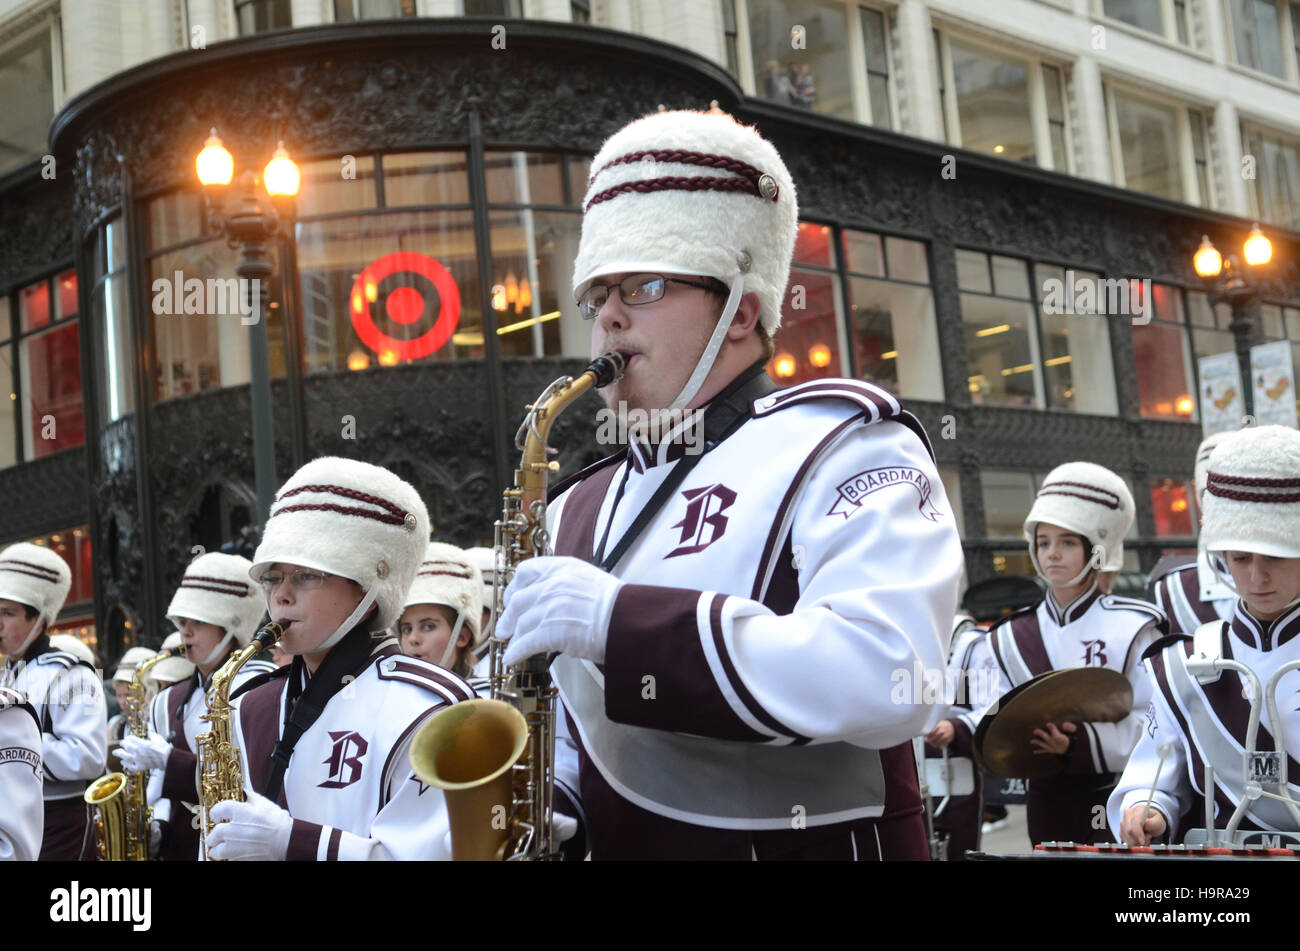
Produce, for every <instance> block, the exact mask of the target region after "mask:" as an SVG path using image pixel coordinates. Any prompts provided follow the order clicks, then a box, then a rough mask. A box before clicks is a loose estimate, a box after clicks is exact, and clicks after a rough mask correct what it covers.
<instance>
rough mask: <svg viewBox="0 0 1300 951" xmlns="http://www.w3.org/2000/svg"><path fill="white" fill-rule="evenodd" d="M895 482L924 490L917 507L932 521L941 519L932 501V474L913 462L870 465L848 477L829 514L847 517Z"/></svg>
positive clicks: (841, 484)
mask: <svg viewBox="0 0 1300 951" xmlns="http://www.w3.org/2000/svg"><path fill="white" fill-rule="evenodd" d="M895 485H910V486H911V487H912V488H914V489H916V491H917V492H918V493H919V494H920V496H921V500H920V502H918V503H917V508H918V509H919V510H920V512H921V514H922V515H923V516H925V517H926V518H928V519H929V520H930V521H932V522H937V521H938V520H939V516H940V515H941V514H942V513H941V512H940V511H939V510H938V509H937V508H935V506H934V503H933V502H931V501H930V493H931V491H932V490H931V487H930V478H929V476H927V475H926V474H925V473H924V472H922V471H921V470H920V469H917V468H914V467H913V466H881V467H879V468H877V469H866V470H864V471H862V472H859V473H858V474H857V475H855V476H852V477H851V478H849V479H846V480H845V481H844V482H842V483H840V485H839V486H838V487H837V492H838V494H837V495H836V496H835V503H834V504H833V505H832V506H831V509H830V511H829V512H827V513H826V514H827V515H843V516H844V517H845V518H846V519H847V518H849V516H851V515H852V514H853V513H854V512H856V511H857V510H858V509H860V508H862V500H863V499H864V498H866V497H867V496H868V495H870V494H871V493H873V492H878V491H879V490H881V489H887V488H889V487H890V486H895Z"/></svg>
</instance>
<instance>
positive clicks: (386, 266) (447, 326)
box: [349, 251, 460, 360]
mask: <svg viewBox="0 0 1300 951" xmlns="http://www.w3.org/2000/svg"><path fill="white" fill-rule="evenodd" d="M349 296H350V298H351V306H350V312H351V314H352V329H353V330H355V331H356V332H357V336H358V337H360V338H361V341H362V342H363V343H364V344H365V345H366V346H367V347H369V348H370V349H371V350H373V351H374V352H375V353H383V352H385V351H390V352H392V353H394V354H396V355H397V357H398V358H399V359H401V360H419V359H420V358H421V357H427V356H428V355H429V354H431V353H435V352H437V351H438V350H439V349H440V348H441V347H442V346H443V345H444V344H445V343H446V342H447V341H448V340H450V339H451V335H452V333H453V332H455V330H456V326H457V324H459V323H460V290H459V289H458V288H457V287H456V282H455V281H454V280H453V279H452V276H451V274H449V273H448V272H447V269H446V268H445V267H443V266H442V265H441V264H439V263H438V262H437V261H435V260H434V259H433V258H431V257H429V256H428V255H424V254H417V253H415V252H414V251H397V252H395V253H393V254H385V255H384V256H383V257H382V258H379V259H378V260H376V261H373V262H372V263H371V264H369V265H368V266H367V267H366V268H365V269H364V270H363V271H362V272H361V273H360V274H358V275H357V280H356V283H354V284H353V285H352V293H351V294H350V295H349Z"/></svg>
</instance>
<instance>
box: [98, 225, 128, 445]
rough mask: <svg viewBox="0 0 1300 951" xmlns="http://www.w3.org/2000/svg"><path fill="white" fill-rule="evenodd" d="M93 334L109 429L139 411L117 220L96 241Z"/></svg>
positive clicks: (121, 237) (102, 417)
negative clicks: (114, 422)
mask: <svg viewBox="0 0 1300 951" xmlns="http://www.w3.org/2000/svg"><path fill="white" fill-rule="evenodd" d="M91 240H92V242H93V244H92V248H91V252H90V258H91V268H92V272H93V277H94V282H95V283H94V289H93V290H92V291H91V296H90V302H91V311H90V313H91V322H90V323H91V333H92V338H91V339H92V341H93V343H92V346H93V348H94V353H95V359H96V371H95V377H96V382H97V385H98V390H99V417H100V422H101V423H110V422H112V421H113V420H115V419H120V418H122V417H123V416H125V415H126V414H127V413H130V412H133V411H134V410H135V389H134V387H133V386H132V373H131V342H132V340H133V339H134V333H133V331H132V327H131V314H130V309H129V308H128V307H127V302H126V236H125V234H124V231H123V228H122V219H121V218H120V217H116V218H113V219H111V220H110V221H108V222H107V223H106V224H105V225H104V226H103V227H102V228H100V229H99V230H98V231H97V232H96V233H95V236H94V237H93V238H92V239H91Z"/></svg>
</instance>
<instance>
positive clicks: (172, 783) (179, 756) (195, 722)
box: [122, 552, 274, 862]
mask: <svg viewBox="0 0 1300 951" xmlns="http://www.w3.org/2000/svg"><path fill="white" fill-rule="evenodd" d="M251 567H252V562H250V561H249V560H248V559H247V558H241V557H240V556H239V555H226V554H223V553H221V552H208V553H207V554H205V555H200V556H199V557H197V558H195V559H194V560H193V561H191V562H190V563H189V566H188V567H187V568H186V569H185V575H184V576H183V577H182V578H181V583H180V585H179V586H178V587H177V588H176V593H175V594H174V595H173V596H172V600H171V604H170V605H169V606H168V608H167V619H168V620H169V621H171V622H172V623H173V624H175V625H176V627H177V628H178V629H179V630H178V633H179V634H180V642H181V643H183V644H184V645H185V648H186V651H185V653H186V656H185V657H184V658H180V657H176V658H168V659H167V660H165V661H162V662H161V663H160V664H159V666H162V664H168V663H171V662H172V661H173V660H174V661H176V662H177V664H176V666H177V667H178V668H179V667H180V665H181V664H185V663H189V664H191V665H192V669H193V673H192V674H191V675H190V676H189V677H187V678H185V680H184V681H183V682H181V683H176V684H173V685H172V686H171V687H168V688H167V689H166V690H164V691H163V692H162V693H160V694H159V695H158V696H157V698H156V699H155V700H154V703H153V706H152V708H151V716H150V719H151V721H152V724H151V728H150V731H149V736H148V737H145V738H141V737H138V736H127V737H125V738H124V739H123V740H122V765H123V766H125V767H126V768H127V769H128V770H130V771H132V772H135V771H139V770H154V771H156V772H155V774H154V775H155V776H156V775H159V774H160V775H161V782H159V781H157V780H154V779H152V778H151V782H150V787H149V791H150V794H151V795H150V799H151V804H153V802H158V803H161V805H159V806H158V807H157V808H156V809H155V816H154V818H155V821H157V822H158V823H159V827H158V830H157V834H158V836H159V837H160V838H159V846H158V850H157V851H158V855H159V858H162V859H164V860H166V861H177V862H179V861H187V862H193V861H195V860H196V859H197V858H198V855H199V836H198V826H197V824H196V823H195V821H194V816H195V815H196V812H195V810H196V809H197V808H198V807H197V806H196V805H195V803H197V801H198V770H197V765H198V762H197V758H196V755H195V754H196V751H197V749H198V746H197V742H198V737H199V734H201V733H207V732H208V730H209V727H208V724H207V723H206V722H204V720H203V717H204V715H205V714H206V713H207V712H208V698H207V691H208V687H209V685H210V684H211V681H212V675H213V674H214V673H215V672H216V671H217V670H219V669H220V668H221V666H222V665H223V664H224V663H225V662H226V661H227V660H229V659H230V656H231V655H232V654H233V653H234V652H235V651H237V650H238V649H239V648H241V647H244V646H245V645H246V644H248V642H249V641H250V640H252V637H253V634H254V633H255V632H256V631H257V627H258V622H260V621H261V619H262V615H263V614H264V613H265V611H266V600H265V599H264V598H263V597H262V592H261V591H260V590H259V589H258V587H257V586H256V585H255V584H253V582H252V580H251V579H250V578H249V577H248V570H249V568H251ZM272 669H274V665H273V664H271V663H270V662H269V661H267V660H263V659H257V658H255V659H254V660H252V661H249V662H248V663H247V664H245V665H244V667H243V668H242V669H241V670H240V671H239V673H238V675H236V677H235V683H236V684H242V683H244V682H245V681H247V680H250V679H252V678H253V677H255V676H257V675H258V674H260V673H264V672H267V671H270V670H272ZM154 670H155V671H156V670H157V668H156V667H155V668H154ZM164 673H166V672H164ZM164 823H165V825H164Z"/></svg>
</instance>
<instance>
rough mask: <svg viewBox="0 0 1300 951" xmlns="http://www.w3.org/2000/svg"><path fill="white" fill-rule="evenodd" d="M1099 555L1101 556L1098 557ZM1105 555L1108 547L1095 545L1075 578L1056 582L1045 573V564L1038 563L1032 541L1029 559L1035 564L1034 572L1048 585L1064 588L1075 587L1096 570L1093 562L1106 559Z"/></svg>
mask: <svg viewBox="0 0 1300 951" xmlns="http://www.w3.org/2000/svg"><path fill="white" fill-rule="evenodd" d="M1099 555H1100V558H1099V557H1098V556H1099ZM1105 557H1106V549H1104V548H1102V547H1101V546H1100V545H1093V546H1092V552H1091V553H1090V554H1089V555H1088V560H1087V561H1086V562H1084V565H1083V570H1082V571H1080V572H1079V573H1078V574H1077V575H1075V576H1074V577H1073V578H1071V579H1070V580H1069V581H1061V582H1056V581H1053V580H1052V579H1051V578H1049V577H1047V575H1045V574H1043V566H1042V565H1040V564H1039V563H1038V553H1037V552H1036V551H1034V543H1033V542H1032V541H1031V542H1030V543H1029V561H1030V563H1032V564H1033V566H1034V572H1035V573H1036V574H1037V575H1038V577H1040V578H1042V579H1043V580H1044V581H1046V582H1047V585H1048V587H1051V586H1052V585H1059V586H1060V587H1062V588H1073V587H1074V586H1075V585H1077V584H1079V583H1080V582H1081V581H1083V579H1084V578H1086V577H1088V573H1089V572H1090V571H1092V570H1094V569H1093V564H1092V563H1093V562H1094V561H1099V560H1101V561H1104V560H1105Z"/></svg>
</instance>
